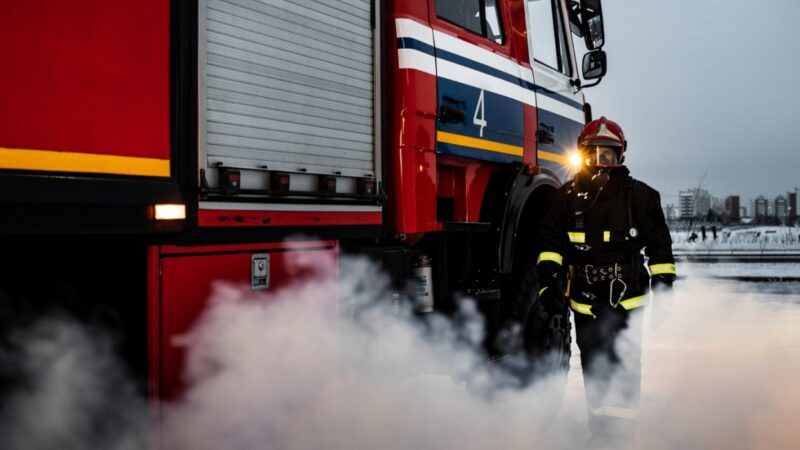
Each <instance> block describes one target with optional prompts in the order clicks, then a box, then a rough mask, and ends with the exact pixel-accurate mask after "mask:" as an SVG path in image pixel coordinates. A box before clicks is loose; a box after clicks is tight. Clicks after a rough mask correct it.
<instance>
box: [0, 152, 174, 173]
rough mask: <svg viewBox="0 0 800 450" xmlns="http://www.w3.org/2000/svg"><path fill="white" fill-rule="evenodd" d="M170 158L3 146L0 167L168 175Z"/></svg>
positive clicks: (50, 170)
mask: <svg viewBox="0 0 800 450" xmlns="http://www.w3.org/2000/svg"><path fill="white" fill-rule="evenodd" d="M169 165H170V164H169V160H168V159H158V158H139V157H134V156H117V155H98V154H96V153H78V152H56V151H52V150H28V149H18V148H2V147H0V169H14V170H42V171H48V172H81V173H107V174H114V175H138V176H146V177H168V176H169V174H170V167H169Z"/></svg>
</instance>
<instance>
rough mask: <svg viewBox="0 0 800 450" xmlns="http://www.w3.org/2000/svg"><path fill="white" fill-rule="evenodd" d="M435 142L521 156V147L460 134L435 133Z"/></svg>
mask: <svg viewBox="0 0 800 450" xmlns="http://www.w3.org/2000/svg"><path fill="white" fill-rule="evenodd" d="M436 141H438V142H441V143H443V144H455V145H460V146H461V147H469V148H477V149H479V150H487V151H490V152H496V153H505V154H507V155H514V156H522V147H518V146H516V145H508V144H503V143H502V142H495V141H490V140H488V139H480V138H474V137H469V136H463V135H460V134H455V133H448V132H446V131H437V132H436Z"/></svg>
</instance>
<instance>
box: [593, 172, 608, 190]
mask: <svg viewBox="0 0 800 450" xmlns="http://www.w3.org/2000/svg"><path fill="white" fill-rule="evenodd" d="M610 178H611V176H610V175H609V173H608V169H606V168H605V167H598V168H597V171H596V172H595V173H594V175H592V184H593V185H595V186H596V187H599V188H600V187H604V186H605V185H606V184H608V180H609V179H610Z"/></svg>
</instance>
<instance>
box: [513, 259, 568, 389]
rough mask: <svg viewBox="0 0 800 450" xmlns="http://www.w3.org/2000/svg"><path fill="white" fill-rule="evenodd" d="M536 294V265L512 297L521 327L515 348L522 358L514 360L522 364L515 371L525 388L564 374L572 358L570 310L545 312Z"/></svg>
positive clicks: (523, 276) (524, 276)
mask: <svg viewBox="0 0 800 450" xmlns="http://www.w3.org/2000/svg"><path fill="white" fill-rule="evenodd" d="M538 292H539V282H538V277H537V274H536V264H535V263H531V264H529V265H528V266H527V268H526V270H525V271H524V272H523V274H522V276H521V277H520V279H519V283H518V285H517V289H516V291H515V292H514V295H513V298H512V302H513V305H514V310H515V316H516V317H517V318H516V320H517V321H518V322H519V325H520V326H521V327H522V333H521V334H522V336H521V341H522V342H521V346H516V347H517V349H518V351H519V352H521V353H522V355H521V357H517V358H515V359H516V360H517V361H521V364H520V365H519V368H518V370H515V372H518V374H517V376H518V377H519V378H520V381H521V382H522V383H523V384H525V385H527V384H530V383H531V382H532V381H535V380H536V379H537V378H540V377H543V376H548V375H552V374H555V373H559V372H563V373H566V371H567V370H568V369H569V359H570V355H571V351H570V344H571V342H572V336H571V334H570V331H571V327H572V325H571V324H570V321H569V311H568V310H564V313H563V314H550V313H548V312H547V311H546V310H545V308H544V307H543V306H542V304H541V303H540V302H539V298H538Z"/></svg>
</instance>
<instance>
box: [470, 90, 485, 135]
mask: <svg viewBox="0 0 800 450" xmlns="http://www.w3.org/2000/svg"><path fill="white" fill-rule="evenodd" d="M484 103H485V102H484V101H483V89H481V95H480V96H479V97H478V104H477V105H476V106H475V115H474V116H472V123H474V124H475V125H478V126H479V127H481V137H483V129H484V127H486V125H487V123H486V114H485V113H484V110H483V108H484ZM479 116H480V117H479Z"/></svg>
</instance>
